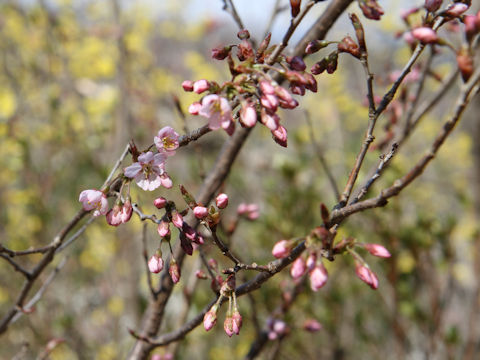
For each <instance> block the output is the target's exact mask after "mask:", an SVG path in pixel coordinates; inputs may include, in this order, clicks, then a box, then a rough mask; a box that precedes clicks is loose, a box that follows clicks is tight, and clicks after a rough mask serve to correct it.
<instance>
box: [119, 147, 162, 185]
mask: <svg viewBox="0 0 480 360" xmlns="http://www.w3.org/2000/svg"><path fill="white" fill-rule="evenodd" d="M165 160H166V155H165V154H161V153H158V154H155V155H154V154H153V153H152V152H151V151H148V152H146V153H143V154H141V155H140V156H139V157H138V162H136V163H133V164H132V165H130V166H128V167H126V168H125V169H124V171H123V172H124V174H125V176H126V177H128V178H134V179H135V181H136V182H137V185H138V186H140V187H141V188H142V189H143V190H149V191H152V190H155V189H156V188H158V187H159V186H160V185H163V186H165V187H168V186H166V185H168V184H169V181H170V182H171V180H170V179H169V178H168V175H166V173H165ZM168 180H169V181H168Z"/></svg>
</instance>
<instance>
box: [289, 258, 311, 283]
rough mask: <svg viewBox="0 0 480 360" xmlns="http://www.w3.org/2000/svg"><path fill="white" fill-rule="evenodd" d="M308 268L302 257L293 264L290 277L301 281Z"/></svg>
mask: <svg viewBox="0 0 480 360" xmlns="http://www.w3.org/2000/svg"><path fill="white" fill-rule="evenodd" d="M306 270H307V267H306V266H305V261H304V260H303V258H302V257H298V258H297V259H296V260H295V261H294V262H293V264H292V268H291V269H290V275H292V278H294V279H295V280H296V279H299V278H301V277H302V275H303V274H305V271H306Z"/></svg>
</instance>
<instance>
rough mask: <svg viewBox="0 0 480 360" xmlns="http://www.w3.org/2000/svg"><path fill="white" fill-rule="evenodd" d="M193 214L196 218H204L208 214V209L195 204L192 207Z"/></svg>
mask: <svg viewBox="0 0 480 360" xmlns="http://www.w3.org/2000/svg"><path fill="white" fill-rule="evenodd" d="M193 214H194V215H195V217H196V218H197V219H205V218H206V217H207V215H208V209H207V208H206V207H204V206H196V207H195V208H194V209H193Z"/></svg>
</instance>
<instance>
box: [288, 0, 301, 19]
mask: <svg viewBox="0 0 480 360" xmlns="http://www.w3.org/2000/svg"><path fill="white" fill-rule="evenodd" d="M301 4H302V0H290V8H291V12H292V17H293V18H294V17H297V15H298V13H299V12H300V5H301Z"/></svg>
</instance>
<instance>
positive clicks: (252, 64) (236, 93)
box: [182, 30, 317, 147]
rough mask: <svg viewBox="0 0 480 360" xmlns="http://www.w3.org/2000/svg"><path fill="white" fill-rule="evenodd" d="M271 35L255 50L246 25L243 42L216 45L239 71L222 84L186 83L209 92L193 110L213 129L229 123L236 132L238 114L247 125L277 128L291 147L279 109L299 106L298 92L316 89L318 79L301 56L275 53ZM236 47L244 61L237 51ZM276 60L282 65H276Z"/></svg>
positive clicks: (277, 136)
mask: <svg viewBox="0 0 480 360" xmlns="http://www.w3.org/2000/svg"><path fill="white" fill-rule="evenodd" d="M270 37H271V35H270V34H269V35H268V36H267V37H266V38H265V39H264V40H263V41H262V43H261V44H260V45H259V47H258V48H257V49H256V50H254V49H253V46H252V43H251V41H250V34H249V33H248V31H247V30H242V31H240V32H239V33H238V38H239V39H240V40H241V42H240V43H239V44H236V45H228V46H224V47H221V48H216V49H213V50H212V57H213V58H214V59H217V60H225V59H226V60H227V62H228V65H229V68H230V72H231V74H232V76H233V77H232V80H231V81H228V82H225V83H223V84H222V85H219V84H217V83H216V82H214V81H208V80H206V79H201V80H197V81H190V80H186V81H184V82H183V83H182V86H183V89H184V90H185V91H194V92H196V93H197V94H202V93H207V94H206V96H204V97H203V98H202V99H201V100H200V101H197V102H194V103H193V104H191V105H190V107H189V112H190V114H192V115H201V116H204V117H206V118H208V125H209V128H210V129H211V130H216V129H220V128H223V129H224V130H225V131H226V132H227V133H228V134H229V135H232V134H233V132H234V131H235V124H236V121H237V120H238V123H240V125H241V126H242V127H247V128H251V127H254V126H255V125H256V124H257V122H260V123H261V124H262V125H264V126H266V127H267V128H268V129H269V130H270V131H271V133H272V136H273V139H274V140H275V142H277V143H278V144H279V145H281V146H284V147H286V146H287V130H286V129H285V127H283V126H282V125H281V124H280V117H279V116H278V114H277V110H278V109H279V108H284V109H294V108H296V107H297V106H298V102H297V101H296V100H295V99H294V98H293V97H292V94H297V95H304V94H305V90H306V89H308V90H311V91H313V92H316V91H317V82H316V80H315V78H314V77H313V76H312V75H311V74H310V73H308V72H306V71H305V68H306V66H305V63H304V62H303V60H302V58H301V57H298V56H297V57H287V56H284V55H280V56H277V58H275V59H273V58H271V55H272V52H273V49H274V47H269V44H270ZM235 48H236V49H237V51H236V57H237V59H238V60H239V63H238V64H237V63H235V60H234V55H233V50H234V49H235ZM276 63H278V64H279V65H280V66H278V67H275V64H276ZM269 70H272V71H274V72H275V73H277V74H279V75H281V76H282V77H283V78H284V79H286V80H287V81H288V82H289V85H290V91H288V90H287V89H285V88H284V87H282V86H280V85H279V84H278V83H277V82H275V81H274V80H273V78H272V77H271V75H270V74H269V73H268V71H269ZM231 104H232V105H231Z"/></svg>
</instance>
